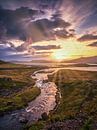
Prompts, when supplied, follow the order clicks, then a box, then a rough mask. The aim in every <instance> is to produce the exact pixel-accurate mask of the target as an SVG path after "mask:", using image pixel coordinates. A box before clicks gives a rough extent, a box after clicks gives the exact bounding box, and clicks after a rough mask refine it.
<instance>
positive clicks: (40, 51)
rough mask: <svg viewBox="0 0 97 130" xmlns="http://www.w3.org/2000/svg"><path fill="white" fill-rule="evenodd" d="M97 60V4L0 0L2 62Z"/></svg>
mask: <svg viewBox="0 0 97 130" xmlns="http://www.w3.org/2000/svg"><path fill="white" fill-rule="evenodd" d="M92 56H97V0H0V59H1V60H7V61H33V60H53V61H60V60H70V59H76V58H80V57H92Z"/></svg>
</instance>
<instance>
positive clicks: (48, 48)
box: [33, 45, 61, 50]
mask: <svg viewBox="0 0 97 130" xmlns="http://www.w3.org/2000/svg"><path fill="white" fill-rule="evenodd" d="M33 48H34V49H36V50H52V49H61V46H60V45H58V46H56V45H48V46H33Z"/></svg>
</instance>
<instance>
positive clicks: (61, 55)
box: [51, 38, 97, 61]
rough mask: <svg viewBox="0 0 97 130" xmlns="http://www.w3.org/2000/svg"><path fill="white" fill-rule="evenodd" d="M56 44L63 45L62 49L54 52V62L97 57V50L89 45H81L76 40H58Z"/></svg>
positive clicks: (52, 56)
mask: <svg viewBox="0 0 97 130" xmlns="http://www.w3.org/2000/svg"><path fill="white" fill-rule="evenodd" d="M54 44H59V45H61V47H62V49H59V50H53V53H52V55H51V58H52V59H53V60H58V61H60V60H65V59H66V60H69V59H75V58H80V57H88V56H95V55H97V49H96V48H93V47H89V46H87V45H88V43H80V42H78V41H77V40H76V39H75V38H70V39H67V40H64V39H58V40H56V41H54Z"/></svg>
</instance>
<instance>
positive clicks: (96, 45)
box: [88, 41, 97, 47]
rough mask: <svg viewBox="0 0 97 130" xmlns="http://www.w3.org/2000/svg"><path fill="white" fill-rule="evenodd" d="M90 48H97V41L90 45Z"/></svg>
mask: <svg viewBox="0 0 97 130" xmlns="http://www.w3.org/2000/svg"><path fill="white" fill-rule="evenodd" d="M88 46H91V47H97V41H96V42H93V43H91V44H89V45H88Z"/></svg>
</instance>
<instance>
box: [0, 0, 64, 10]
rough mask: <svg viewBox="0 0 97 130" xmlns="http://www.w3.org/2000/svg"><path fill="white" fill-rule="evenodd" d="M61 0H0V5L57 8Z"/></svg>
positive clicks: (12, 7)
mask: <svg viewBox="0 0 97 130" xmlns="http://www.w3.org/2000/svg"><path fill="white" fill-rule="evenodd" d="M62 1H63V0H0V5H1V6H2V7H4V8H7V9H13V10H14V9H16V8H20V7H21V6H24V7H25V6H26V7H29V8H37V7H38V8H44V9H48V8H55V9H56V8H58V7H59V6H60V5H61V4H62Z"/></svg>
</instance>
